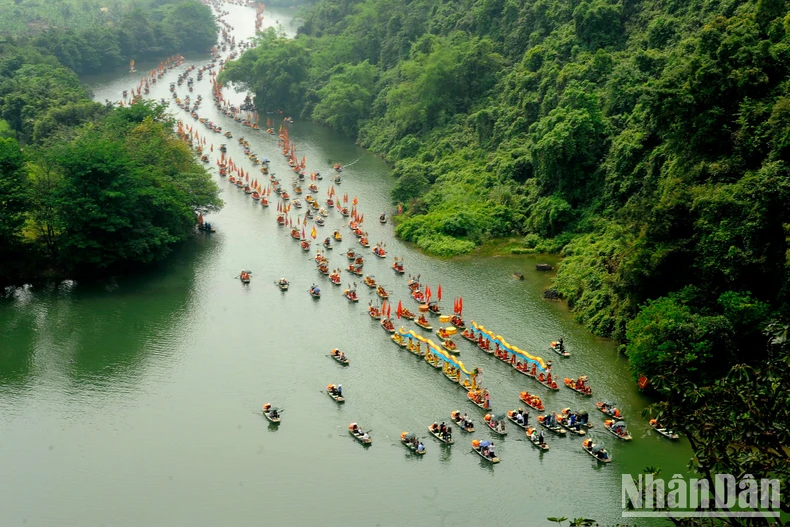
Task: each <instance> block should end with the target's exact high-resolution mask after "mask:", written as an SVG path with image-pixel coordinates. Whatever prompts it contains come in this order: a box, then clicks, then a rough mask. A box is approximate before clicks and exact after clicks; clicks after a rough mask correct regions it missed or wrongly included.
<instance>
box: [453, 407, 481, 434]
mask: <svg viewBox="0 0 790 527" xmlns="http://www.w3.org/2000/svg"><path fill="white" fill-rule="evenodd" d="M450 420H451V421H452V422H453V423H455V424H456V425H458V427H459V428H460V429H461V430H463V431H464V432H469V433H472V432H474V431H475V425H474V424H473V423H472V421H470V420H469V418H468V417H467V416H466V414H464V415H461V412H459V411H458V410H453V411H452V412H450Z"/></svg>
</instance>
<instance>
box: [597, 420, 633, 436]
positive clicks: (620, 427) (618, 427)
mask: <svg viewBox="0 0 790 527" xmlns="http://www.w3.org/2000/svg"><path fill="white" fill-rule="evenodd" d="M603 427H604V428H606V430H607V431H608V432H609V433H611V434H612V435H613V436H615V437H616V438H617V439H622V440H623V441H631V440H632V439H633V437H632V436H631V434H630V433H629V432H628V428H627V427H626V426H625V421H615V420H613V419H607V420H606V421H605V422H604V424H603Z"/></svg>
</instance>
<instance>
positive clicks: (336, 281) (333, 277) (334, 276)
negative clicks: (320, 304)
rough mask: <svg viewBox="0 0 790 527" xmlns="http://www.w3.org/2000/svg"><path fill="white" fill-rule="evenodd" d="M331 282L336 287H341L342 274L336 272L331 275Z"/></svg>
mask: <svg viewBox="0 0 790 527" xmlns="http://www.w3.org/2000/svg"><path fill="white" fill-rule="evenodd" d="M329 281H330V282H332V283H333V284H334V285H340V284H341V282H342V280H341V279H340V273H339V272H338V271H334V272H333V273H330V275H329Z"/></svg>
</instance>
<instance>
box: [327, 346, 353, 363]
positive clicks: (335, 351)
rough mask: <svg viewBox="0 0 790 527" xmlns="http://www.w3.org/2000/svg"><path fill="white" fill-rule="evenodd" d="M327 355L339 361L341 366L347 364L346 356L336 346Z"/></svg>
mask: <svg viewBox="0 0 790 527" xmlns="http://www.w3.org/2000/svg"><path fill="white" fill-rule="evenodd" d="M329 356H330V357H332V358H333V359H335V360H336V361H337V362H339V363H340V364H342V365H343V366H348V364H349V360H348V359H347V358H346V355H345V353H343V352H342V351H340V350H339V349H337V348H335V349H333V350H332V352H331V353H330V355H329Z"/></svg>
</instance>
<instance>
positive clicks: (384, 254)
mask: <svg viewBox="0 0 790 527" xmlns="http://www.w3.org/2000/svg"><path fill="white" fill-rule="evenodd" d="M373 254H375V255H376V256H378V257H379V258H386V257H387V251H385V250H384V248H383V247H382V246H381V245H380V244H379V245H376V246H375V247H373Z"/></svg>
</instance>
